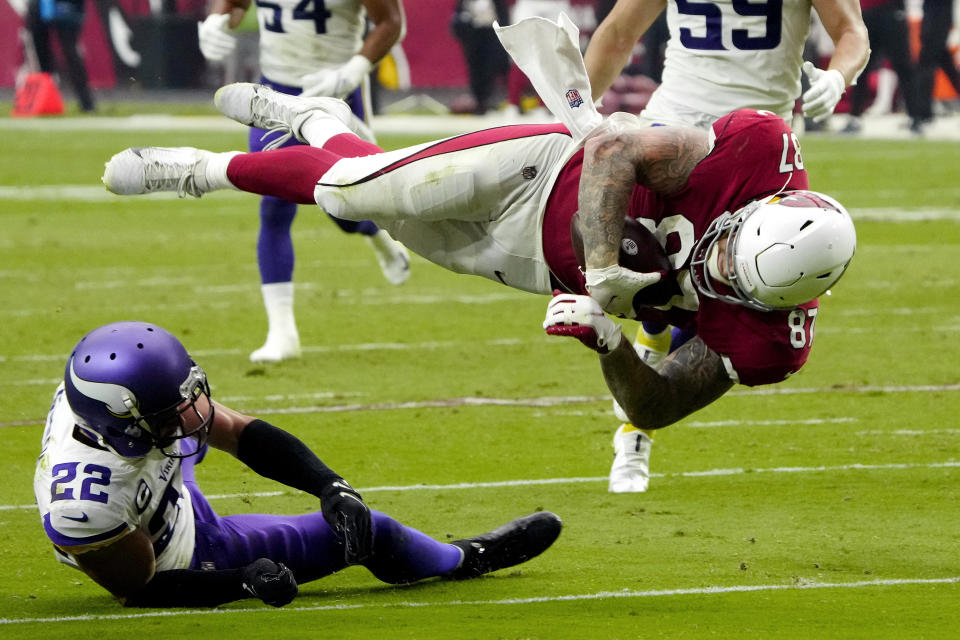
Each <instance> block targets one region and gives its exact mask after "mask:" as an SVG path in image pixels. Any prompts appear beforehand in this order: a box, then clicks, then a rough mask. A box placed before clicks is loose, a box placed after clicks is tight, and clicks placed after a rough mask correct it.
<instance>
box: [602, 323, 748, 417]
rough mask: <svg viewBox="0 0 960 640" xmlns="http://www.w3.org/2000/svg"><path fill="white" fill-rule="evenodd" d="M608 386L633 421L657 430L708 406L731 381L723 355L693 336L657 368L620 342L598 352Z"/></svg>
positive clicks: (627, 345) (731, 384) (624, 342)
mask: <svg viewBox="0 0 960 640" xmlns="http://www.w3.org/2000/svg"><path fill="white" fill-rule="evenodd" d="M600 365H601V368H602V369H603V374H604V377H605V378H606V381H607V386H608V387H609V388H610V392H611V393H612V394H613V397H614V398H616V399H617V402H618V403H620V406H621V407H623V410H624V411H625V412H626V413H627V415H628V416H630V420H631V422H632V423H633V425H634V426H637V427H641V428H644V429H658V428H660V427H665V426H667V425H669V424H673V423H674V422H676V421H677V420H680V419H681V418H683V417H685V416H687V415H689V414H691V413H693V412H694V411H697V410H698V409H702V408H703V407H705V406H707V405H708V404H710V403H711V402H713V401H714V400H716V399H717V398H719V397H720V396H722V395H723V394H724V393H726V392H727V391H728V390H729V389H730V387H732V386H733V381H731V380H730V377H729V376H728V375H727V372H726V369H725V367H724V366H723V360H722V359H721V358H720V356H719V355H717V353H716V352H714V351H713V350H711V349H710V348H709V347H707V345H705V344H704V343H703V341H702V340H700V339H699V338H692V339H691V340H690V341H688V342H687V343H686V344H685V345H684V346H682V347H680V348H679V349H677V351H676V352H674V353H673V354H671V356H670V357H668V358H667V359H666V360H664V361H663V362H662V363H661V364H660V365H659V366H658V367H657V368H656V369H653V368H651V367H649V366H647V365H646V364H644V363H643V362H642V361H641V360H640V358H639V357H638V356H637V355H636V352H635V351H634V350H633V347H632V346H630V345H629V344H627V343H626V341H623V342H621V344H620V346H619V347H618V348H617V349H615V350H614V351H613V352H611V353H610V354H608V355H605V356H601V358H600Z"/></svg>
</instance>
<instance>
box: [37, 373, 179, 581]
mask: <svg viewBox="0 0 960 640" xmlns="http://www.w3.org/2000/svg"><path fill="white" fill-rule="evenodd" d="M76 422H77V421H76V419H75V417H74V415H73V411H72V410H71V409H70V406H69V405H68V404H67V397H66V394H65V393H64V388H63V384H62V383H61V385H60V386H59V387H58V388H57V391H56V393H55V394H54V396H53V406H51V407H50V413H49V414H47V425H46V429H45V430H44V432H43V449H42V451H41V452H40V457H39V458H38V459H37V467H36V471H35V473H34V477H33V490H34V493H35V494H36V498H37V506H38V507H39V509H40V516H41V519H42V521H43V528H44V530H45V531H46V533H47V536H48V537H49V538H50V540H51V541H52V542H53V543H54V545H55V546H57V547H70V546H90V547H92V548H95V547H96V546H102V545H103V544H105V543H109V542H110V541H112V540H115V539H117V538H118V537H119V536H122V535H123V534H125V533H126V532H128V531H130V530H132V529H135V528H138V527H139V528H141V529H142V530H143V531H144V532H146V533H147V535H149V536H150V538H151V540H152V541H153V549H154V553H155V555H156V560H157V570H158V571H164V570H168V569H186V568H188V567H189V566H190V560H191V558H192V556H193V546H194V517H193V505H192V502H191V500H190V493H189V492H188V491H187V490H186V488H185V487H184V486H183V478H182V475H181V472H180V460H177V459H174V458H168V457H166V456H165V455H163V453H161V452H160V451H159V450H157V449H154V450H151V452H150V453H149V454H148V455H146V456H144V457H143V458H124V457H122V456H120V455H117V454H116V453H114V452H113V451H112V450H110V449H108V448H107V447H105V446H102V445H100V444H99V443H98V442H97V441H95V440H93V439H92V438H90V437H89V436H88V437H84V435H83V434H81V433H75V430H76V429H77V427H76ZM56 556H57V559H58V560H60V561H61V562H64V563H66V564H69V565H72V566H76V561H75V560H74V558H73V557H72V556H71V555H70V554H67V553H64V552H63V551H61V550H59V549H57V554H56Z"/></svg>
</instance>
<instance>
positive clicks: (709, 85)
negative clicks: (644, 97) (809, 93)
mask: <svg viewBox="0 0 960 640" xmlns="http://www.w3.org/2000/svg"><path fill="white" fill-rule="evenodd" d="M810 9H811V0H709V1H701V0H668V1H667V24H668V26H669V29H670V39H669V41H668V42H667V52H666V62H665V64H664V69H663V83H662V84H661V85H660V87H659V88H657V90H656V91H655V92H654V94H653V96H652V98H651V100H650V103H649V104H648V105H647V107H646V109H645V110H644V111H643V113H642V116H643V117H644V118H646V119H649V120H652V121H659V122H665V123H676V124H688V125H694V126H699V127H702V128H706V127H709V126H710V124H711V123H712V122H713V121H714V120H716V119H717V118H719V117H721V116H723V115H725V114H727V113H729V112H731V111H735V110H736V109H741V108H753V109H765V110H767V111H772V112H773V113H776V114H777V115H779V116H781V117H782V118H785V119H787V118H789V117H790V114H791V113H792V112H793V106H794V102H795V101H796V99H797V98H798V97H799V96H800V67H801V65H802V64H803V46H804V42H805V41H806V39H807V33H808V32H809V29H810Z"/></svg>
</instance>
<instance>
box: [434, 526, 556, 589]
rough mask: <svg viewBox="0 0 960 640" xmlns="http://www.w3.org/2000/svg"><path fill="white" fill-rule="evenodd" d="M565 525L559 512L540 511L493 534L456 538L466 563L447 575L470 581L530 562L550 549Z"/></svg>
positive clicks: (454, 578)
mask: <svg viewBox="0 0 960 640" xmlns="http://www.w3.org/2000/svg"><path fill="white" fill-rule="evenodd" d="M562 527H563V523H562V522H561V521H560V518H559V517H557V516H556V515H555V514H553V513H550V512H549V511H538V512H536V513H532V514H530V515H528V516H524V517H523V518H517V519H516V520H514V521H513V522H508V523H507V524H505V525H503V526H502V527H498V528H496V529H494V530H493V531H491V532H489V533H484V534H482V535H479V536H474V537H472V538H466V539H464V540H455V541H454V542H453V543H452V544H454V545H456V546H458V547H460V549H461V550H462V551H463V562H461V563H460V566H459V567H457V568H456V569H454V570H453V571H451V572H450V573H448V574H447V576H446V577H448V578H451V579H453V580H466V579H468V578H476V577H478V576H482V575H483V574H485V573H490V572H491V571H497V570H499V569H505V568H507V567H512V566H514V565H517V564H520V563H521V562H526V561H527V560H530V559H531V558H535V557H536V556H538V555H540V554H541V553H543V552H544V551H546V550H547V549H548V548H549V547H550V545H552V544H553V542H554V540H556V539H557V536H559V535H560V529H561V528H562Z"/></svg>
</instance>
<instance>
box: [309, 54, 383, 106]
mask: <svg viewBox="0 0 960 640" xmlns="http://www.w3.org/2000/svg"><path fill="white" fill-rule="evenodd" d="M371 69H373V64H371V62H370V61H369V60H367V58H366V56H362V55H360V54H359V53H358V54H357V55H355V56H353V57H352V58H350V59H349V60H348V61H347V63H346V64H345V65H343V66H342V67H340V68H339V69H325V70H323V71H315V72H314V73H308V74H307V75H305V76H303V78H302V79H301V81H300V83H301V84H302V85H303V93H301V94H300V95H302V96H304V97H311V96H325V97H328V98H340V99H343V98H345V97H346V96H347V94H348V93H350V92H351V91H353V90H354V89H356V88H357V87H358V86H360V83H361V82H363V77H364V76H365V75H367V74H368V73H370V70H371Z"/></svg>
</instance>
